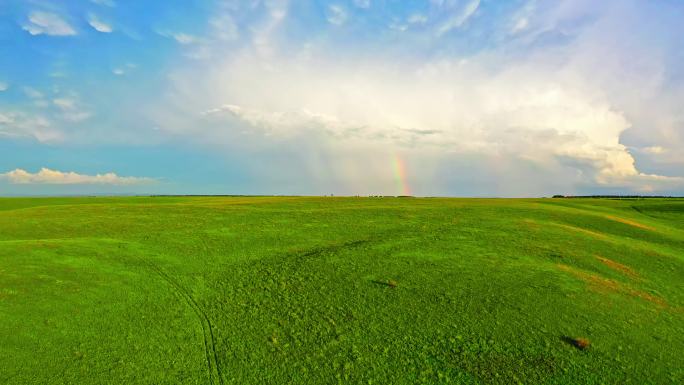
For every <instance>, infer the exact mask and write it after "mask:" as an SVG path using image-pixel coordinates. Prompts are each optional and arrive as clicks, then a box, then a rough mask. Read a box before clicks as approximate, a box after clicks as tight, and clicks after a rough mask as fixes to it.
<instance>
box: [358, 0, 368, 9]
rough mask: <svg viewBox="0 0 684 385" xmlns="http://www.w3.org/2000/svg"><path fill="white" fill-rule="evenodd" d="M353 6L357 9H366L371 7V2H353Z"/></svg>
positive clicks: (364, 0)
mask: <svg viewBox="0 0 684 385" xmlns="http://www.w3.org/2000/svg"><path fill="white" fill-rule="evenodd" d="M354 5H356V6H357V7H359V8H364V9H367V8H370V6H371V0H354Z"/></svg>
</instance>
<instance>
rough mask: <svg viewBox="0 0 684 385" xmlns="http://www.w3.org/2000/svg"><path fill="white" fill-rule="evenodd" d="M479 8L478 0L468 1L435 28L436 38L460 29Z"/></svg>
mask: <svg viewBox="0 0 684 385" xmlns="http://www.w3.org/2000/svg"><path fill="white" fill-rule="evenodd" d="M479 7H480V0H470V1H468V2H467V3H466V4H465V5H464V6H463V7H462V8H461V9H455V10H453V11H452V12H453V14H452V15H450V16H448V17H447V19H446V21H444V22H443V23H442V24H441V25H440V26H439V27H438V28H437V36H442V35H444V34H446V33H448V32H449V31H451V30H453V29H457V28H461V27H462V26H463V25H464V24H465V23H466V21H468V19H470V18H471V17H472V16H473V15H474V14H475V12H476V11H477V9H478V8H479Z"/></svg>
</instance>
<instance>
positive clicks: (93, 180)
mask: <svg viewBox="0 0 684 385" xmlns="http://www.w3.org/2000/svg"><path fill="white" fill-rule="evenodd" d="M0 179H4V180H7V181H8V182H9V183H12V184H99V185H135V184H145V183H151V182H154V181H155V179H152V178H139V177H123V176H118V175H116V174H115V173H112V172H109V173H106V174H97V175H85V174H78V173H75V172H62V171H57V170H51V169H48V168H41V169H40V171H38V172H36V173H30V172H28V171H25V170H22V169H20V168H18V169H15V170H13V171H9V172H6V173H4V174H0Z"/></svg>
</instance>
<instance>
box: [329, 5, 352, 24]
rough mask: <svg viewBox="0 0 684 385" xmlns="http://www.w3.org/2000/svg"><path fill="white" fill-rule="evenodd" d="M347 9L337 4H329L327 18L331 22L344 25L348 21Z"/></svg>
mask: <svg viewBox="0 0 684 385" xmlns="http://www.w3.org/2000/svg"><path fill="white" fill-rule="evenodd" d="M347 16H348V15H347V11H346V10H345V9H344V8H343V7H342V6H341V5H337V4H332V5H330V6H328V12H327V19H328V22H329V23H330V24H334V25H342V24H344V23H345V22H346V21H347Z"/></svg>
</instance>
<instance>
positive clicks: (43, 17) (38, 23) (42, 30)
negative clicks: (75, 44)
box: [23, 11, 76, 36]
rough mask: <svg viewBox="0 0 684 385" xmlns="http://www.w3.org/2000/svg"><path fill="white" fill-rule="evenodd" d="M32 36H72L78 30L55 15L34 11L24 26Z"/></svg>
mask: <svg viewBox="0 0 684 385" xmlns="http://www.w3.org/2000/svg"><path fill="white" fill-rule="evenodd" d="M23 28H24V30H25V31H27V32H28V33H30V34H31V35H42V34H45V35H50V36H72V35H76V30H75V29H74V28H73V27H72V26H71V25H69V23H67V22H66V21H65V20H64V19H62V18H61V17H60V16H58V15H56V14H54V13H48V12H41V11H34V12H31V13H30V14H29V16H28V22H27V23H26V24H24V26H23Z"/></svg>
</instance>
